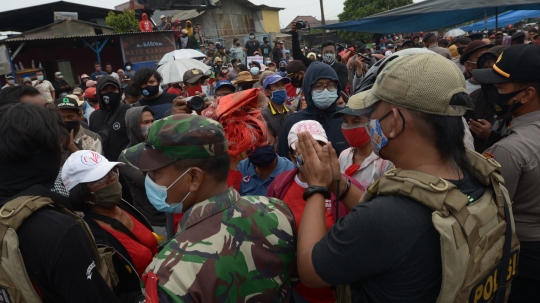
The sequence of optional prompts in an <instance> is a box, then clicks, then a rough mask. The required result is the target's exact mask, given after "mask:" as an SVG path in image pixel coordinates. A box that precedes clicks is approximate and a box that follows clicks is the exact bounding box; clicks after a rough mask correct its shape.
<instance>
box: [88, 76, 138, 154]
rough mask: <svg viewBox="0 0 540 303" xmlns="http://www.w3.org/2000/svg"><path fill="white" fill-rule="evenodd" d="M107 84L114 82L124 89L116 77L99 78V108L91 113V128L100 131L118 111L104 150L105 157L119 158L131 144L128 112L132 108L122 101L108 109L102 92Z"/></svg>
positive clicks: (97, 86) (97, 90) (97, 88)
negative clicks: (127, 119)
mask: <svg viewBox="0 0 540 303" xmlns="http://www.w3.org/2000/svg"><path fill="white" fill-rule="evenodd" d="M107 84H112V85H114V86H116V87H117V88H118V90H119V91H120V92H121V91H122V89H121V86H120V83H119V82H118V80H116V79H115V78H114V77H112V76H103V77H101V78H100V79H99V81H98V83H97V85H96V97H97V99H98V101H99V109H98V110H96V111H94V112H93V113H92V114H91V115H90V130H91V131H93V132H95V133H99V131H100V130H101V128H102V127H103V126H105V124H106V123H107V119H108V118H109V117H112V116H113V115H114V113H115V112H116V111H118V113H117V114H116V116H115V117H114V120H113V121H111V122H110V125H111V131H110V133H109V138H108V142H106V143H105V144H104V146H105V148H104V150H103V155H104V156H105V158H107V159H109V160H114V159H118V156H120V153H121V152H122V150H124V149H125V148H126V147H127V146H128V144H129V138H128V136H127V129H126V112H127V110H128V109H130V106H129V105H126V104H124V103H122V102H120V103H118V105H116V106H114V107H112V108H110V109H107V106H106V104H105V103H104V102H103V98H102V96H101V93H100V91H101V89H102V88H103V87H105V85H107ZM102 141H103V140H102Z"/></svg>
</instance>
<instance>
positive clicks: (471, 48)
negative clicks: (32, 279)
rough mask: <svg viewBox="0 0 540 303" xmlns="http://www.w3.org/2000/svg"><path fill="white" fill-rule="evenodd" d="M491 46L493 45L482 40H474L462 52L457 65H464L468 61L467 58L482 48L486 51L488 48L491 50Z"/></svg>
mask: <svg viewBox="0 0 540 303" xmlns="http://www.w3.org/2000/svg"><path fill="white" fill-rule="evenodd" d="M493 46H495V45H493V44H488V43H486V42H484V41H482V40H474V41H472V42H471V43H469V44H468V45H467V47H465V49H464V50H463V55H461V57H460V58H459V63H461V64H464V63H465V62H466V61H467V59H469V57H470V56H471V55H472V54H473V53H474V52H476V51H477V50H479V49H482V48H485V49H486V50H487V49H488V48H492V47H493Z"/></svg>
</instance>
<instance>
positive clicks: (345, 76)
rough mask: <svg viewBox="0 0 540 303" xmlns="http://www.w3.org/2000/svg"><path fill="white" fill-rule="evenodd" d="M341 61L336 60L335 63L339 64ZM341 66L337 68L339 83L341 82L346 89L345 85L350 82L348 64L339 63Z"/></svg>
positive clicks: (342, 87)
mask: <svg viewBox="0 0 540 303" xmlns="http://www.w3.org/2000/svg"><path fill="white" fill-rule="evenodd" d="M338 63H339V62H336V63H334V64H338ZM338 66H339V68H338V69H337V70H336V74H337V76H338V79H339V84H341V89H342V90H345V87H347V84H349V71H348V70H347V66H346V65H345V64H341V63H340V64H338Z"/></svg>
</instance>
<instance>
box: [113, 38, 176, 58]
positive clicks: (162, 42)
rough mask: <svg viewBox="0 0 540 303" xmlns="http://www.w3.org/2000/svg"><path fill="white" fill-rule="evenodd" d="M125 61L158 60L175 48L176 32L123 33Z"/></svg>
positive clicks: (122, 41)
mask: <svg viewBox="0 0 540 303" xmlns="http://www.w3.org/2000/svg"><path fill="white" fill-rule="evenodd" d="M120 40H121V43H122V54H123V55H124V62H127V61H130V62H131V63H137V62H149V61H154V62H157V61H159V60H161V58H163V56H164V55H165V54H166V53H169V52H172V51H174V50H175V44H174V33H172V32H149V33H137V34H130V35H121V36H120Z"/></svg>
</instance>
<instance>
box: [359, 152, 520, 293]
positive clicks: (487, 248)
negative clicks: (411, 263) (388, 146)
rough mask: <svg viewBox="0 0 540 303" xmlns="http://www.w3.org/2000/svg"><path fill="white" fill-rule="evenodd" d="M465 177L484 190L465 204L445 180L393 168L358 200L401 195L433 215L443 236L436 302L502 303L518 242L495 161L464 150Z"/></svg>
mask: <svg viewBox="0 0 540 303" xmlns="http://www.w3.org/2000/svg"><path fill="white" fill-rule="evenodd" d="M466 157H467V160H468V161H469V162H470V164H471V168H470V170H469V173H470V174H471V175H472V176H473V177H474V178H475V179H476V180H478V181H479V182H480V183H481V184H483V185H485V186H486V190H485V192H484V195H483V196H482V197H481V198H480V199H478V200H476V201H474V202H473V203H469V199H468V197H467V196H466V195H464V194H462V193H461V192H460V191H459V189H458V188H457V187H456V186H455V185H453V184H452V183H449V182H448V181H446V180H444V179H441V178H439V177H435V176H433V175H429V174H426V173H422V172H418V171H412V170H401V169H394V170H391V171H388V172H386V173H385V174H384V175H383V176H382V177H381V178H380V179H378V180H377V181H376V182H375V183H373V184H372V185H371V186H370V187H369V188H368V189H367V191H366V192H365V194H364V195H363V196H362V199H361V202H364V201H369V200H372V199H373V198H374V197H375V196H377V195H384V196H404V197H408V198H410V199H413V200H414V201H416V202H418V203H420V204H422V205H424V206H426V207H428V208H430V209H431V210H433V213H432V222H433V225H434V226H435V229H436V230H437V231H438V232H439V234H440V236H441V257H442V284H441V292H440V294H439V297H438V299H437V303H450V302H455V303H457V302H460V303H462V302H470V303H483V302H496V303H502V302H505V301H506V300H507V298H508V296H509V295H510V291H509V289H510V284H511V281H512V279H513V278H514V276H515V275H516V266H517V261H518V253H519V241H518V239H517V237H516V234H515V227H514V220H513V216H512V212H511V208H510V205H509V202H510V199H509V197H508V192H507V190H506V188H504V187H503V186H502V184H503V182H504V181H503V178H502V176H501V174H500V170H499V168H500V167H501V166H500V164H499V163H497V162H496V161H495V160H493V159H487V158H485V157H483V156H482V155H480V154H478V153H476V152H474V151H470V150H467V154H466Z"/></svg>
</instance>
